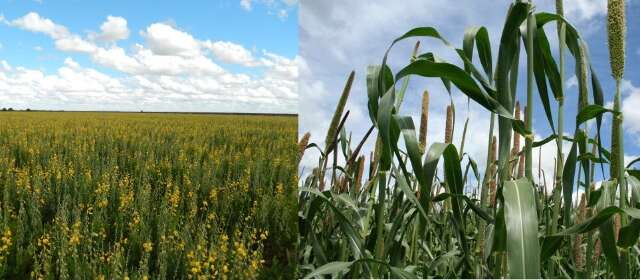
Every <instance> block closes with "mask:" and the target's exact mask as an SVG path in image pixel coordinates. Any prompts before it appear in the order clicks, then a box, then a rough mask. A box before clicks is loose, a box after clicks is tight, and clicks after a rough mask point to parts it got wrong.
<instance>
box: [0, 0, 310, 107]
mask: <svg viewBox="0 0 640 280" xmlns="http://www.w3.org/2000/svg"><path fill="white" fill-rule="evenodd" d="M0 1H1V2H0V14H1V15H2V23H0V35H1V36H0V44H1V46H2V47H1V48H0V61H4V64H6V65H8V67H4V68H7V69H4V70H3V71H4V77H5V78H6V80H7V81H12V83H8V82H7V83H5V84H2V83H1V80H0V101H2V103H5V104H6V107H9V106H13V107H16V108H26V107H32V108H38V109H66V110H135V111H137V110H147V111H165V110H166V111H209V112H211V111H242V112H244V111H246V112H287V113H294V112H296V111H297V89H296V83H295V81H296V79H297V68H296V67H295V60H296V55H297V53H298V25H297V18H298V16H297V14H298V5H297V1H291V0H283V1H281V0H253V1H250V0H249V1H248V0H235V1H231V0H221V1H186V2H185V1H180V2H178V1H53V0H42V1H17V0H0ZM56 30H58V31H56ZM172 66H175V67H173V68H172ZM154 67H155V68H157V69H153V68H154ZM62 68H66V69H65V70H64V71H62V72H64V73H62V72H61V69H62ZM0 70H2V68H0ZM66 70H71V71H66ZM29 71H38V72H39V73H35V74H34V73H33V72H29ZM65 71H66V72H65ZM92 71H96V72H97V73H98V74H101V75H105V76H104V77H103V76H100V75H98V74H96V73H93V72H92ZM21 73H22V74H21ZM24 73H31V74H32V75H35V76H33V77H30V78H26V77H24V76H25V75H23V74H24ZM65 73H66V75H65ZM92 73H93V74H95V75H93V74H92ZM74 75H75V76H74ZM92 75H93V76H92ZM26 76H28V75H26ZM18 77H22V78H24V79H23V80H20V79H18ZM74 77H75V78H77V81H76V83H75V84H76V86H75V87H74V86H73V85H72V84H74V81H73V79H74ZM0 78H2V76H0ZM38 79H42V80H38ZM110 79H111V80H110ZM18 80H20V81H21V82H23V83H22V84H18V82H17V81H18ZM97 80H100V81H97ZM43 81H48V83H49V84H47V82H43ZM83 82H85V83H93V84H96V83H97V84H100V83H110V85H111V86H102V87H91V86H89V85H86V86H78V85H83ZM64 83H67V84H69V85H68V86H67V87H65V86H64V85H62V84H64ZM116 83H120V84H119V85H117V84H116ZM43 84H45V85H46V86H43ZM3 86H4V87H3ZM3 88H4V90H2V89H3ZM81 89H86V90H87V91H89V92H90V93H89V94H86V95H83V94H82V93H81V92H79V90H81ZM67 93H68V94H67ZM100 95H102V96H105V98H99V96H100ZM3 106H5V105H3Z"/></svg>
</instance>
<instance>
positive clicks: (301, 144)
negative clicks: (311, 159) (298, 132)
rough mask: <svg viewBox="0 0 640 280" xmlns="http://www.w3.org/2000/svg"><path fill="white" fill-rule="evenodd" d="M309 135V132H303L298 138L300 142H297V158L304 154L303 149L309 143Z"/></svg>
mask: <svg viewBox="0 0 640 280" xmlns="http://www.w3.org/2000/svg"><path fill="white" fill-rule="evenodd" d="M310 137H311V133H309V132H307V133H305V134H304V135H303V136H302V138H300V142H298V160H300V159H302V156H304V151H305V149H306V148H307V145H309V138H310Z"/></svg>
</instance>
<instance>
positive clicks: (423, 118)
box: [418, 41, 429, 153]
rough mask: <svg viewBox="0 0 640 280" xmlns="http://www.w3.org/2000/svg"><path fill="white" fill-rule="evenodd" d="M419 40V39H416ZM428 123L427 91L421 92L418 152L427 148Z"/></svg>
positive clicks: (422, 151)
mask: <svg viewBox="0 0 640 280" xmlns="http://www.w3.org/2000/svg"><path fill="white" fill-rule="evenodd" d="M418 42H419V41H418ZM428 124H429V91H427V90H425V91H424V93H422V114H421V115H420V134H419V137H420V152H421V153H424V151H425V149H426V148H427V126H428Z"/></svg>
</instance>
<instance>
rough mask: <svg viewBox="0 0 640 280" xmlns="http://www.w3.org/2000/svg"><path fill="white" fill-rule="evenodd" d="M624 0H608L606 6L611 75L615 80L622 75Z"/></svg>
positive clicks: (624, 24) (619, 78)
mask: <svg viewBox="0 0 640 280" xmlns="http://www.w3.org/2000/svg"><path fill="white" fill-rule="evenodd" d="M624 13H625V12H624V0H609V1H608V4H607V35H608V37H607V38H608V43H609V63H610V64H611V74H612V75H613V78H615V79H616V80H621V79H622V76H623V75H624V52H625V34H626V32H627V30H626V29H627V26H626V20H625V14H624Z"/></svg>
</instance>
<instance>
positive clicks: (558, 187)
mask: <svg viewBox="0 0 640 280" xmlns="http://www.w3.org/2000/svg"><path fill="white" fill-rule="evenodd" d="M556 3H562V1H556ZM560 6H562V4H560ZM559 11H560V12H561V11H562V8H560V9H559ZM565 28H566V27H565V24H564V22H559V23H558V29H559V31H558V37H559V41H560V45H559V46H560V50H559V51H560V63H559V64H560V65H559V67H560V97H559V98H557V100H558V135H557V138H556V144H557V145H558V158H557V161H556V178H555V180H556V184H555V190H554V196H553V203H554V205H553V215H552V220H551V233H556V232H557V227H558V219H557V218H558V217H559V215H560V202H561V201H560V198H561V197H560V194H561V193H562V173H563V167H564V154H563V152H562V142H563V139H562V137H563V134H564V46H565V41H566V32H565ZM563 220H564V219H563Z"/></svg>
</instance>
